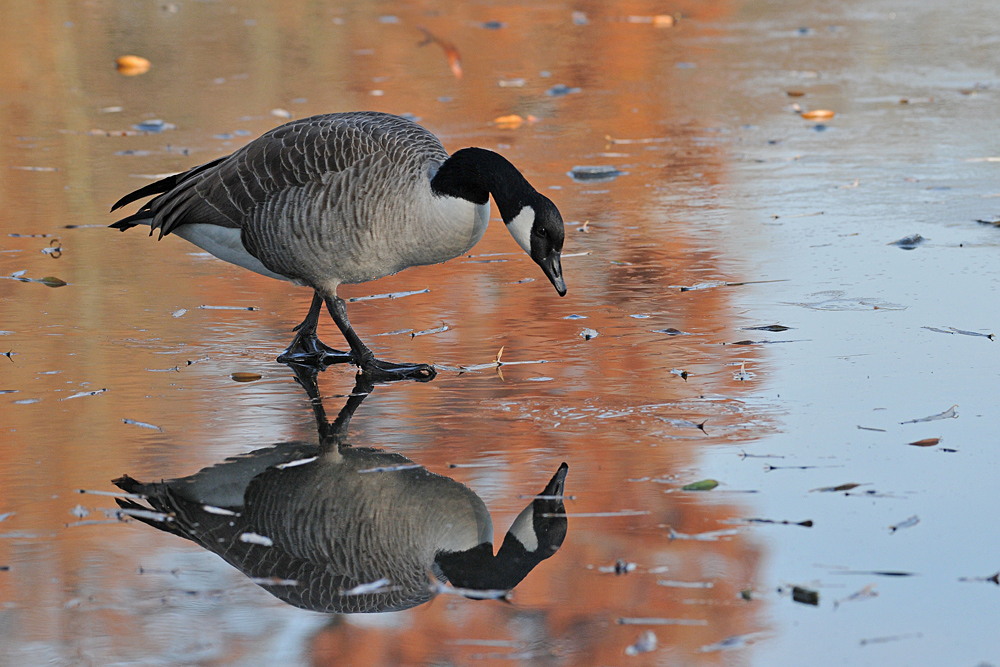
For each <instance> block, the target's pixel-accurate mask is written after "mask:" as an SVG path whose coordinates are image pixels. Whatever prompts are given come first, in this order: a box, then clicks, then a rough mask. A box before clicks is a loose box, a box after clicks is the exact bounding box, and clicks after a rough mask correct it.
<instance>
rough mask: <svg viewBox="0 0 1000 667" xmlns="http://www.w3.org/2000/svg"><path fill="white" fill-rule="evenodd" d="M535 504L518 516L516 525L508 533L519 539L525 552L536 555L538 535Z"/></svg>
mask: <svg viewBox="0 0 1000 667" xmlns="http://www.w3.org/2000/svg"><path fill="white" fill-rule="evenodd" d="M533 505H534V503H532V504H531V505H528V506H527V507H525V508H524V511H523V512H521V513H520V514H518V515H517V518H516V519H514V523H513V524H511V527H510V530H508V531H507V532H508V533H510V534H511V535H513V536H514V537H516V538H517V541H518V542H520V543H521V545H522V546H523V547H524V548H525V550H527V551H530V552H532V553H534V552H535V551H537V550H538V535H536V534H535V512H534V507H533Z"/></svg>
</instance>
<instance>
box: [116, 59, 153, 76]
mask: <svg viewBox="0 0 1000 667" xmlns="http://www.w3.org/2000/svg"><path fill="white" fill-rule="evenodd" d="M115 67H116V68H117V69H118V73H119V74H121V75H122V76H138V75H140V74H145V73H146V72H148V71H149V68H150V62H149V61H148V60H146V59H145V58H143V57H142V56H132V55H128V56H121V57H120V58H118V60H116V61H115Z"/></svg>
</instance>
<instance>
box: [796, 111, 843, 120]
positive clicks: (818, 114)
mask: <svg viewBox="0 0 1000 667" xmlns="http://www.w3.org/2000/svg"><path fill="white" fill-rule="evenodd" d="M834 115H835V114H834V113H833V112H832V111H830V110H829V109H813V110H812V111H805V112H803V113H802V117H803V118H805V119H806V120H829V119H830V118H833V117H834Z"/></svg>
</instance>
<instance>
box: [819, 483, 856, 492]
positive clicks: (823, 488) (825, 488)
mask: <svg viewBox="0 0 1000 667" xmlns="http://www.w3.org/2000/svg"><path fill="white" fill-rule="evenodd" d="M859 486H861V485H860V484H854V483H853V482H851V483H848V484H841V485H839V486H821V487H820V488H818V489H810V493H811V492H813V491H818V492H819V493H830V492H833V491H850V490H851V489H856V488H858V487H859Z"/></svg>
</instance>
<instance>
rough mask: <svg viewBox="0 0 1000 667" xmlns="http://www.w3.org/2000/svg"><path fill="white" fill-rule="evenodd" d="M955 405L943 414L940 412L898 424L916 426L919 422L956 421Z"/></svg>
mask: <svg viewBox="0 0 1000 667" xmlns="http://www.w3.org/2000/svg"><path fill="white" fill-rule="evenodd" d="M956 408H958V406H957V405H953V406H951V407H950V408H948V409H947V410H945V411H944V412H940V413H938V414H936V415H931V416H930V417H921V418H920V419H910V420H908V421H905V422H899V423H900V424H917V423H919V422H933V421H937V420H938V419H958V412H956V411H955V410H956Z"/></svg>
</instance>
